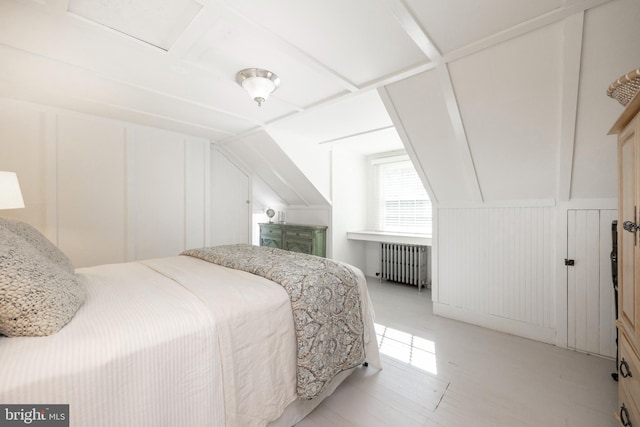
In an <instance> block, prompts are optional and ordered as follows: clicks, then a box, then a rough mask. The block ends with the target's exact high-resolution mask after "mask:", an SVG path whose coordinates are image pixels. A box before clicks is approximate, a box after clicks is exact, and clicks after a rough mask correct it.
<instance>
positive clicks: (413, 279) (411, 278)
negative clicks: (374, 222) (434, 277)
mask: <svg viewBox="0 0 640 427" xmlns="http://www.w3.org/2000/svg"><path fill="white" fill-rule="evenodd" d="M380 279H381V280H390V281H393V282H399V283H406V284H408V285H416V286H417V287H418V290H420V289H422V287H423V286H425V285H426V284H427V247H426V246H419V245H404V244H397V243H380Z"/></svg>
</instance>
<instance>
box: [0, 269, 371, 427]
mask: <svg viewBox="0 0 640 427" xmlns="http://www.w3.org/2000/svg"><path fill="white" fill-rule="evenodd" d="M77 273H78V275H79V276H80V277H81V278H82V279H83V280H84V281H85V282H86V285H87V289H88V297H87V301H86V302H85V303H84V305H83V306H82V307H81V308H80V310H79V311H78V313H77V314H76V316H75V317H74V318H73V319H72V320H71V322H70V323H69V324H68V325H67V326H65V327H64V328H63V329H62V330H61V331H60V332H59V333H57V334H55V335H52V336H49V337H38V338H27V337H24V338H5V337H0V402H2V403H20V404H30V403H34V404H35V403H43V404H54V403H65V404H67V403H68V404H69V405H70V420H71V425H72V426H89V425H90V426H132V425H135V426H190V427H191V426H225V425H226V426H242V427H245V426H263V425H266V424H267V423H268V422H269V421H272V420H275V419H276V418H278V417H279V416H280V415H281V414H282V413H283V411H284V410H285V408H286V407H287V405H289V404H290V403H292V402H296V401H297V399H296V395H295V390H296V388H295V336H294V330H293V319H292V314H291V307H290V303H289V297H288V295H287V293H286V292H285V291H284V289H283V288H282V287H281V286H280V285H278V284H275V283H273V282H271V281H269V280H267V279H264V278H262V277H259V276H255V275H252V274H250V273H245V272H242V271H237V270H231V269H227V268H225V267H221V266H217V265H214V264H210V263H207V262H205V261H201V260H198V259H195V258H191V257H185V256H180V257H170V258H162V259H156V260H147V261H142V262H133V263H124V264H113V265H104V266H97V267H91V268H84V269H79V270H77ZM360 274H361V273H360ZM362 281H364V277H362ZM363 286H364V285H363ZM363 290H364V292H365V294H364V297H365V298H363V301H366V302H368V295H367V294H366V287H364V288H363ZM365 306H366V307H364V310H363V311H365V313H364V314H365V329H366V330H367V334H366V341H368V345H367V349H366V350H367V360H368V362H369V363H370V364H371V365H372V366H373V367H379V366H380V363H379V355H378V349H377V343H376V342H375V333H374V329H373V319H372V317H371V316H370V314H371V312H370V311H369V310H370V305H369V304H365Z"/></svg>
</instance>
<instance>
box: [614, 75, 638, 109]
mask: <svg viewBox="0 0 640 427" xmlns="http://www.w3.org/2000/svg"><path fill="white" fill-rule="evenodd" d="M638 91H640V68H637V69H635V70H633V71H630V72H628V73H627V74H625V75H624V76H622V77H620V78H619V79H618V80H616V81H615V82H613V83H611V84H610V85H609V89H607V95H609V96H610V97H611V98H614V99H617V100H618V102H619V103H620V104H622V105H623V106H625V107H626V106H627V104H628V103H629V101H631V100H632V99H633V97H634V96H635V95H636V93H638Z"/></svg>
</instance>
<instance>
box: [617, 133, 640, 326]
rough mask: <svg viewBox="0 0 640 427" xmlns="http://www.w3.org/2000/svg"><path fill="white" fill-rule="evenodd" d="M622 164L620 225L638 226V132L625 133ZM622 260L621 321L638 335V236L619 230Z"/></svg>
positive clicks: (619, 255)
mask: <svg viewBox="0 0 640 427" xmlns="http://www.w3.org/2000/svg"><path fill="white" fill-rule="evenodd" d="M618 150H619V153H618V159H619V160H618V161H619V173H620V195H619V203H620V219H619V221H618V223H619V224H620V225H622V224H624V222H625V221H631V222H634V223H635V222H637V220H638V218H637V212H636V206H635V197H634V196H635V193H636V170H635V157H636V149H635V145H634V132H627V133H625V134H624V135H623V136H622V138H621V139H620V143H619V147H618ZM618 243H619V244H618V257H619V260H620V268H619V271H618V292H619V301H620V307H619V310H620V313H619V316H618V317H619V318H620V320H622V322H623V323H624V324H625V327H626V328H628V329H629V333H630V334H631V335H635V329H636V325H635V322H636V313H635V289H634V288H635V268H634V265H635V258H636V248H637V233H631V232H629V231H625V230H624V227H622V226H619V227H618Z"/></svg>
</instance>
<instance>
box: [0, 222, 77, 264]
mask: <svg viewBox="0 0 640 427" xmlns="http://www.w3.org/2000/svg"><path fill="white" fill-rule="evenodd" d="M0 227H6V228H8V229H9V231H12V232H13V233H14V234H17V235H18V236H20V237H22V238H24V239H25V240H26V241H27V242H29V243H30V244H31V246H33V247H35V248H36V249H37V250H38V252H40V253H41V254H42V255H44V256H46V257H47V258H49V259H51V261H53V262H54V263H56V264H58V265H59V266H60V267H62V268H64V269H65V270H67V271H69V272H71V273H73V272H74V268H73V264H71V261H70V260H69V258H67V256H66V255H65V254H64V252H62V251H61V250H60V249H58V247H57V246H56V245H54V244H53V243H51V242H50V241H49V239H47V238H46V237H45V236H44V235H43V234H42V233H40V232H39V231H38V230H37V229H35V228H34V227H32V226H31V225H29V224H27V223H26V222H19V221H13V220H10V219H7V218H1V217H0Z"/></svg>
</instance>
